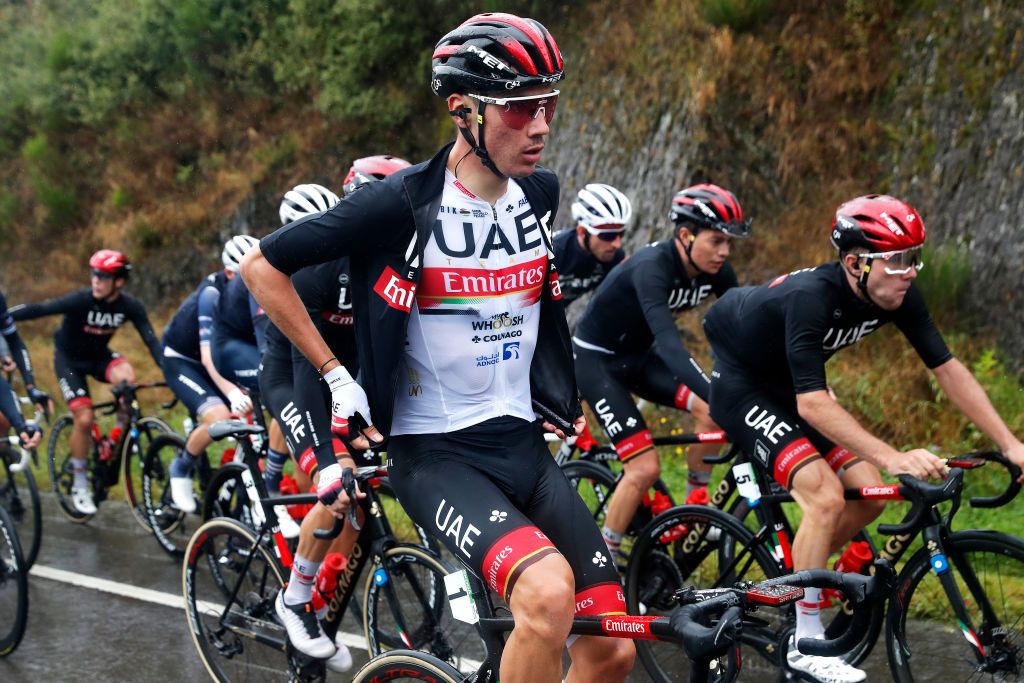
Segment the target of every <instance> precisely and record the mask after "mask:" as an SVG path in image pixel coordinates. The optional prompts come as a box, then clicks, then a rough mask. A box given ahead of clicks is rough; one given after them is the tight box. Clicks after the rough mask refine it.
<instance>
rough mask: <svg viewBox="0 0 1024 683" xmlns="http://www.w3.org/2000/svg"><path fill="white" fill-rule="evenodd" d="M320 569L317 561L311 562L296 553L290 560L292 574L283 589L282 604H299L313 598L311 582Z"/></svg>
mask: <svg viewBox="0 0 1024 683" xmlns="http://www.w3.org/2000/svg"><path fill="white" fill-rule="evenodd" d="M319 570H320V563H319V562H311V561H310V560H307V559H306V558H304V557H303V556H302V555H299V554H298V553H296V554H295V560H294V561H293V562H292V575H291V578H290V579H288V587H287V588H286V589H285V591H284V604H286V605H301V604H302V603H304V602H309V601H310V600H312V599H313V582H315V581H316V573H317V571H319Z"/></svg>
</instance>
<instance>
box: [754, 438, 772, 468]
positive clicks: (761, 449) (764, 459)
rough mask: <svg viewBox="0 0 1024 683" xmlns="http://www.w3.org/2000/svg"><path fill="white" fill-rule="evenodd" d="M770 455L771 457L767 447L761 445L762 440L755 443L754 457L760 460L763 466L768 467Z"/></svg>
mask: <svg viewBox="0 0 1024 683" xmlns="http://www.w3.org/2000/svg"><path fill="white" fill-rule="evenodd" d="M768 455H769V451H768V447H767V446H765V445H764V444H763V443H761V440H760V439H758V440H757V441H755V442H754V457H755V458H757V459H758V460H760V461H761V464H762V465H765V466H767V465H768Z"/></svg>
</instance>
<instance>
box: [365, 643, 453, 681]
mask: <svg viewBox="0 0 1024 683" xmlns="http://www.w3.org/2000/svg"><path fill="white" fill-rule="evenodd" d="M465 680H466V679H465V677H464V676H463V675H462V674H460V673H459V672H458V671H457V670H456V669H455V668H454V667H452V666H451V665H450V664H448V663H446V662H443V661H441V660H440V659H438V658H437V657H434V656H432V655H428V654H427V653H425V652H418V651H414V650H392V651H390V652H388V653H386V654H383V655H380V656H378V657H374V658H373V659H371V660H370V661H368V662H367V663H366V664H364V665H363V666H362V668H360V669H359V671H357V672H356V674H355V676H353V677H352V683H376V682H377V681H436V683H462V682H463V681H465Z"/></svg>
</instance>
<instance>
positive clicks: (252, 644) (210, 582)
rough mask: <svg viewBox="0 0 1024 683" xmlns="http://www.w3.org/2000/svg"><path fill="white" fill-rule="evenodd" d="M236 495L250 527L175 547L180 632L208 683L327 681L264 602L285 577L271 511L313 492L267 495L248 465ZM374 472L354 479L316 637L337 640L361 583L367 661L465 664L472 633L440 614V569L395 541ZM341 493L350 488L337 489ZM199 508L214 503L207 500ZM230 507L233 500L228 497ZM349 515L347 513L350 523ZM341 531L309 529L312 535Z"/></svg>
mask: <svg viewBox="0 0 1024 683" xmlns="http://www.w3.org/2000/svg"><path fill="white" fill-rule="evenodd" d="M238 475H239V480H240V484H241V486H242V487H243V488H244V490H245V493H246V500H247V501H251V502H250V503H248V504H247V507H248V513H247V514H248V516H249V518H250V519H251V520H252V522H253V526H251V527H250V526H248V525H246V524H243V523H242V522H240V521H238V520H237V519H234V518H227V517H218V518H215V519H212V520H210V521H208V522H206V523H204V524H203V525H202V526H200V527H199V528H198V529H197V530H196V531H195V533H194V534H193V535H192V538H191V540H190V541H189V544H188V546H187V548H186V550H185V559H184V565H183V571H182V590H183V593H184V596H185V601H186V612H187V617H188V622H189V630H190V633H191V634H192V638H193V641H194V642H195V644H196V647H197V649H198V650H199V653H200V656H201V657H202V659H203V662H204V664H205V665H206V667H207V670H208V671H209V672H210V674H211V676H213V677H214V678H215V679H216V680H219V681H229V680H248V679H249V678H251V677H253V676H256V675H257V674H256V673H255V672H263V673H261V674H260V675H264V673H266V672H272V674H271V673H267V674H266V675H267V676H268V677H273V676H277V677H280V678H281V679H285V678H287V679H288V680H296V681H319V680H324V678H325V676H326V675H327V671H326V663H325V662H324V661H323V660H316V659H313V658H310V657H308V656H306V655H304V654H302V653H300V652H298V651H296V650H295V649H294V648H292V647H291V645H290V644H289V643H288V640H287V637H286V633H285V630H284V627H283V626H282V625H281V624H280V623H279V622H278V620H277V616H276V614H275V612H274V600H275V599H276V597H277V593H278V591H279V590H280V589H281V588H282V586H283V585H284V581H285V579H286V577H287V576H288V571H289V570H290V566H291V561H292V555H291V551H290V550H289V548H288V545H287V543H285V542H284V540H283V538H281V537H280V534H279V531H278V529H277V522H276V516H275V515H274V514H273V512H272V511H273V507H274V506H275V505H303V504H310V503H315V502H316V500H317V499H316V496H315V495H314V494H298V495H290V496H272V497H267V496H266V495H265V490H264V489H263V488H262V480H261V479H260V478H258V477H256V476H254V474H253V472H252V470H251V469H249V468H245V469H242V470H239V472H238ZM386 476H387V471H386V469H384V468H378V467H367V468H360V469H359V470H357V472H356V473H355V475H354V477H353V478H352V479H351V482H358V484H359V486H360V488H361V490H363V491H365V492H366V494H367V495H366V498H363V499H361V500H359V501H358V505H357V506H353V511H354V510H355V509H356V508H358V509H359V510H361V512H362V519H363V523H362V526H361V528H360V530H359V536H358V539H357V541H356V544H355V546H354V547H353V549H352V551H351V552H350V553H349V555H348V557H347V563H346V565H345V568H344V570H343V571H341V572H340V573H339V574H338V575H337V582H336V585H335V586H334V595H333V597H332V598H331V599H330V601H329V602H328V604H327V607H326V609H325V613H324V615H323V620H322V621H323V626H324V631H325V633H327V635H328V636H329V637H331V638H334V637H335V635H336V634H337V631H338V628H339V626H340V623H341V620H342V616H343V615H344V614H345V613H346V611H349V610H350V605H351V604H353V602H354V601H356V595H357V592H358V591H359V585H360V580H361V577H362V576H363V575H364V574H365V576H366V578H365V581H364V582H363V584H362V593H361V596H362V599H361V606H360V608H359V609H358V610H356V611H357V612H358V614H359V617H360V620H361V626H362V630H363V634H364V636H365V638H366V643H367V650H368V651H369V652H370V654H371V656H372V655H374V654H377V653H379V652H382V651H384V650H387V649H391V648H396V647H412V648H424V649H428V650H430V651H432V652H440V653H442V654H443V655H444V656H445V657H449V658H457V657H459V656H460V655H461V656H466V657H472V656H473V655H474V653H477V656H479V653H480V652H481V649H480V645H479V643H477V644H476V646H475V647H474V644H473V642H472V641H473V639H474V637H475V631H474V630H473V629H472V628H468V627H463V625H461V624H459V623H457V622H455V621H454V620H452V619H451V618H449V617H447V616H446V611H445V599H444V584H443V582H444V576H445V575H446V574H448V573H449V572H450V571H451V570H450V568H449V567H448V566H447V565H446V564H445V563H444V562H443V561H442V560H441V559H440V558H439V557H438V556H437V555H435V554H434V553H433V552H431V551H430V550H429V549H428V548H425V547H423V546H420V545H410V544H403V543H400V542H399V541H398V540H397V539H396V538H395V536H394V535H393V533H392V531H391V526H390V524H389V522H388V519H387V516H386V514H385V512H384V506H383V505H382V504H381V499H380V496H379V495H378V493H377V489H376V488H375V486H374V483H375V480H378V479H382V478H385V477H386ZM346 484H347V487H348V490H350V491H351V490H352V489H351V483H350V482H346ZM215 493H216V489H214V488H213V487H211V488H210V490H209V495H208V503H209V504H210V505H220V504H221V503H217V502H215V501H213V500H211V498H212V497H213V496H214V495H215ZM232 500H235V501H238V500H240V499H239V498H238V497H235V498H233V499H232ZM357 519H358V518H357V516H356V515H354V514H350V515H349V522H350V523H353V524H356V523H358V522H357ZM340 530H341V527H340V525H337V524H336V525H335V528H334V529H332V530H322V531H321V532H317V534H318V536H320V537H321V538H325V537H331V536H332V535H336V534H337V533H339V532H340Z"/></svg>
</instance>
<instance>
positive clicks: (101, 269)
mask: <svg viewBox="0 0 1024 683" xmlns="http://www.w3.org/2000/svg"><path fill="white" fill-rule="evenodd" d="M89 268H91V269H92V270H93V271H94V272H97V273H105V274H107V275H112V276H113V277H125V278H126V277H128V273H130V272H131V270H132V262H131V261H129V260H128V257H127V256H125V255H124V254H122V253H121V252H119V251H114V250H113V249H100V250H99V251H97V252H96V253H95V254H93V255H92V256H90V257H89Z"/></svg>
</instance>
